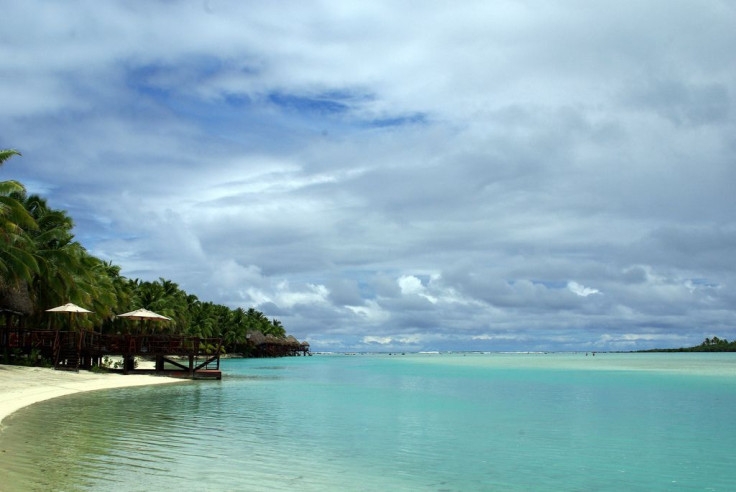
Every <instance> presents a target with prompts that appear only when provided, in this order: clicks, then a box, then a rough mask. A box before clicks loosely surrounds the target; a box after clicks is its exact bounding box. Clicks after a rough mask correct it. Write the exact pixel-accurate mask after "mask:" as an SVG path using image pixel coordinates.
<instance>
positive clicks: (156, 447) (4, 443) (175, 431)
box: [0, 353, 736, 491]
mask: <svg viewBox="0 0 736 492" xmlns="http://www.w3.org/2000/svg"><path fill="white" fill-rule="evenodd" d="M223 370H224V371H225V374H226V376H225V378H224V379H223V380H222V381H221V382H212V381H206V382H196V383H191V384H184V385H173V386H170V385H164V386H157V387H149V388H128V389H120V390H112V391H104V392H95V393H87V394H80V395H73V396H70V397H64V398H59V399H56V400H53V401H49V402H45V403H42V404H39V405H34V406H33V407H29V408H27V409H24V410H22V411H20V412H18V413H17V414H15V415H14V416H13V417H11V418H10V419H8V420H7V421H6V422H5V423H6V425H7V426H8V427H7V428H6V429H5V431H4V432H3V434H2V435H1V436H0V456H2V461H1V462H0V473H2V474H5V475H6V476H8V477H10V482H6V483H12V484H14V485H12V486H11V487H12V488H11V489H10V490H66V491H72V490H143V491H145V490H162V489H181V490H192V489H197V490H371V491H373V490H375V491H378V490H381V491H383V490H438V491H439V490H443V491H444V490H447V491H449V490H458V491H460V490H462V491H468V490H503V491H506V490H580V491H583V490H584V491H596V490H600V491H619V490H642V491H643V490H734V489H736V471H734V470H733V467H732V461H733V458H732V457H733V456H734V455H736V425H735V424H733V409H734V408H736V354H596V356H595V357H593V356H592V355H589V356H586V355H585V354H584V353H579V354H442V355H406V356H400V355H395V356H389V355H358V356H315V357H309V358H289V359H273V360H253V359H250V360H227V361H224V363H223Z"/></svg>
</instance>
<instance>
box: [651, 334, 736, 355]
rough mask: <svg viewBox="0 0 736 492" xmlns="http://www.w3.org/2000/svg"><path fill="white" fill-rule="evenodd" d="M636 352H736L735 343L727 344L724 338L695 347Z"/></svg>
mask: <svg viewBox="0 0 736 492" xmlns="http://www.w3.org/2000/svg"><path fill="white" fill-rule="evenodd" d="M637 352H736V341H733V342H729V341H728V340H726V339H725V338H723V339H721V338H718V337H713V338H706V339H705V340H704V341H703V343H701V344H700V345H696V346H695V347H681V348H671V349H650V350H637Z"/></svg>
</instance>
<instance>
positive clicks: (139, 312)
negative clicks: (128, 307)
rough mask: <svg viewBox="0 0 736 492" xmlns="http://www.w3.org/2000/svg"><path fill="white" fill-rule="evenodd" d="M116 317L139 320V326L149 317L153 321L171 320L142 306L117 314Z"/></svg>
mask: <svg viewBox="0 0 736 492" xmlns="http://www.w3.org/2000/svg"><path fill="white" fill-rule="evenodd" d="M117 317H118V318H128V319H137V320H140V322H141V326H143V322H144V321H146V320H149V319H150V320H155V321H171V318H169V317H167V316H164V315H163V314H158V313H154V312H153V311H149V310H148V309H142V308H141V309H136V310H135V311H130V312H129V313H123V314H118V315H117Z"/></svg>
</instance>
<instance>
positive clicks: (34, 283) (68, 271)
mask: <svg viewBox="0 0 736 492" xmlns="http://www.w3.org/2000/svg"><path fill="white" fill-rule="evenodd" d="M18 155H20V154H19V153H18V152H17V151H15V150H10V149H8V150H0V166H2V164H3V163H4V162H5V161H7V160H8V159H9V158H11V157H13V156H18ZM73 227H74V222H73V221H72V218H71V217H70V216H69V215H68V214H67V212H66V211H64V210H57V209H54V208H52V207H50V206H49V205H48V203H47V201H46V200H45V199H44V198H42V197H40V196H38V195H35V194H28V193H27V191H26V189H25V187H24V186H23V185H22V184H21V183H19V182H18V181H13V180H10V181H0V294H2V296H3V297H4V298H9V297H10V298H13V299H14V301H15V304H16V305H17V304H21V305H24V306H25V309H23V311H24V312H25V314H27V316H26V324H27V326H33V327H39V328H45V327H46V326H45V325H50V324H52V323H59V324H64V323H66V324H68V323H69V322H70V320H69V318H66V317H64V316H54V317H52V316H49V313H46V312H45V310H46V309H48V308H51V307H54V306H58V305H61V304H65V303H67V302H72V303H75V304H78V305H80V306H83V307H85V308H87V309H89V310H91V311H92V313H91V314H89V315H84V316H77V317H75V318H74V325H75V327H80V328H84V329H93V328H97V329H98V331H99V330H102V331H103V332H119V331H121V330H126V329H129V325H130V322H127V324H126V322H125V321H124V320H120V319H115V318H114V315H115V314H121V313H124V312H127V311H132V310H134V309H137V308H146V309H149V310H151V311H155V312H157V313H159V314H163V315H164V316H168V317H169V318H171V319H172V320H173V321H172V322H167V323H162V324H160V325H156V328H155V329H156V330H157V331H163V332H168V333H175V334H181V335H191V336H198V337H202V338H210V337H222V338H223V341H224V345H225V348H226V350H228V351H238V349H239V348H242V346H243V345H244V344H245V342H246V336H247V334H248V333H251V332H256V331H260V332H261V333H263V334H264V335H268V334H271V335H274V336H276V337H283V336H285V335H286V332H285V329H284V327H283V325H282V324H281V322H280V321H279V320H277V319H269V318H267V317H266V316H265V315H264V314H263V313H262V312H260V311H257V310H256V309H253V308H250V309H247V310H245V309H243V308H237V309H231V308H229V307H227V306H224V305H219V304H215V303H212V302H206V301H201V300H200V299H198V298H197V296H195V295H192V294H188V293H187V292H185V291H184V290H182V289H181V288H179V286H178V285H177V284H176V283H174V282H172V281H170V280H166V279H163V278H159V279H158V280H156V281H141V280H139V279H128V278H126V277H124V276H122V275H121V274H120V267H119V266H117V265H114V264H112V263H111V262H109V261H103V260H101V259H99V258H97V257H95V256H93V255H91V254H89V253H88V252H87V250H86V249H85V248H84V247H83V246H82V245H81V244H80V243H79V242H78V241H76V240H75V239H74V235H73V234H72V228H73Z"/></svg>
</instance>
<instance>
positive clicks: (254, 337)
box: [246, 331, 266, 346]
mask: <svg viewBox="0 0 736 492" xmlns="http://www.w3.org/2000/svg"><path fill="white" fill-rule="evenodd" d="M246 337H247V338H248V341H249V342H250V343H252V344H253V345H255V346H258V345H263V344H264V343H266V336H265V335H264V334H263V333H261V332H260V331H251V332H249V333H248V334H247V335H246Z"/></svg>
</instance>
